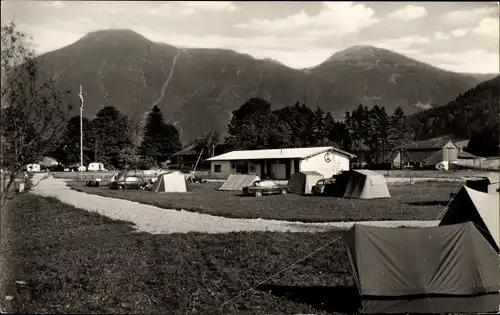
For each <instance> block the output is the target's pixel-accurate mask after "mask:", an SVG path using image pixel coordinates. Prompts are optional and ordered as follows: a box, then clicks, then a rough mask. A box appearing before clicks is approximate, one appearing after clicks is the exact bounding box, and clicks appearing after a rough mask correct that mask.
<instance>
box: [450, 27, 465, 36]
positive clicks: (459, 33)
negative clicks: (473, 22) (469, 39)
mask: <svg viewBox="0 0 500 315" xmlns="http://www.w3.org/2000/svg"><path fill="white" fill-rule="evenodd" d="M468 33H469V30H468V29H466V28H457V29H456V30H453V31H451V32H450V34H451V35H453V37H464V36H465V35H467V34H468Z"/></svg>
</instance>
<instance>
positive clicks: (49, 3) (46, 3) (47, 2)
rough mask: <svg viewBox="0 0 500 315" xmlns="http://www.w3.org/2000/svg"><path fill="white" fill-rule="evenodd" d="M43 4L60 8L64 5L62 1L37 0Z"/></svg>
mask: <svg viewBox="0 0 500 315" xmlns="http://www.w3.org/2000/svg"><path fill="white" fill-rule="evenodd" d="M39 3H40V4H41V5H43V6H48V7H52V8H60V7H62V6H63V5H64V1H54V0H53V1H40V2H39Z"/></svg>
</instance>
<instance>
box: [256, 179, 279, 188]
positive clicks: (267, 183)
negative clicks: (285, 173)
mask: <svg viewBox="0 0 500 315" xmlns="http://www.w3.org/2000/svg"><path fill="white" fill-rule="evenodd" d="M274 185H276V184H275V183H274V182H273V181H272V180H262V181H259V182H255V186H257V187H272V186H274Z"/></svg>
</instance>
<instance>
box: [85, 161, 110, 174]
mask: <svg viewBox="0 0 500 315" xmlns="http://www.w3.org/2000/svg"><path fill="white" fill-rule="evenodd" d="M88 171H89V172H105V171H106V169H105V168H104V164H102V163H97V162H94V163H90V164H89V167H88Z"/></svg>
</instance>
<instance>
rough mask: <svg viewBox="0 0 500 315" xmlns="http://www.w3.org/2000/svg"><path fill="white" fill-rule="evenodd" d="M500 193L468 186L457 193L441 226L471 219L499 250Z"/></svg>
mask: <svg viewBox="0 0 500 315" xmlns="http://www.w3.org/2000/svg"><path fill="white" fill-rule="evenodd" d="M499 201H500V198H499V194H495V195H494V194H487V193H484V192H480V191H477V190H474V189H471V188H469V187H466V186H462V188H461V189H460V190H459V191H458V193H457V194H456V195H455V197H454V198H453V200H452V201H451V202H450V204H449V205H448V210H447V211H446V213H445V215H444V216H443V218H442V219H441V222H440V223H439V225H440V226H444V225H450V224H457V223H463V222H467V221H471V222H473V223H474V224H476V226H477V227H478V229H479V231H480V232H481V233H482V234H483V235H484V237H485V238H486V240H488V242H489V243H490V244H491V245H492V246H493V248H494V249H495V250H496V251H497V252H499V248H500V205H499Z"/></svg>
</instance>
